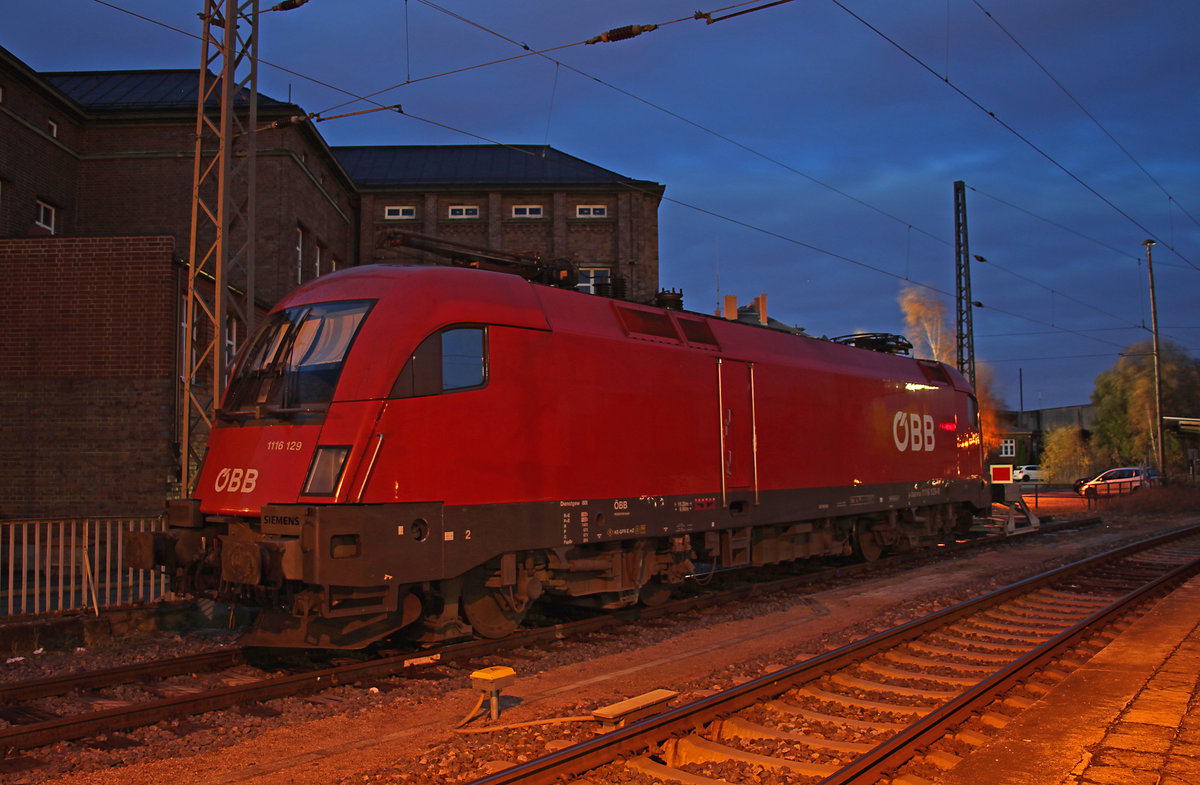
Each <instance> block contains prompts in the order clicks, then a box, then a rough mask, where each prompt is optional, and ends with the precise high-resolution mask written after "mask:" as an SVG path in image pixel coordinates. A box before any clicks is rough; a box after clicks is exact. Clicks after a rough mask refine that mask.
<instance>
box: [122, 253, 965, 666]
mask: <svg viewBox="0 0 1200 785" xmlns="http://www.w3.org/2000/svg"><path fill="white" fill-rule="evenodd" d="M194 496H195V498H191V499H186V500H182V501H179V502H173V503H172V504H171V505H170V508H169V518H170V522H171V530H170V532H169V534H168V535H166V538H165V540H164V539H160V540H159V541H158V542H157V543H155V544H156V545H157V546H158V547H157V548H156V552H157V554H158V557H159V558H158V561H159V562H160V563H167V564H169V566H170V568H171V571H172V572H173V574H174V575H175V577H176V578H177V587H178V588H179V589H180V590H182V591H190V592H195V593H199V594H204V593H220V594H221V595H222V596H225V597H228V598H235V599H239V600H248V599H253V600H255V601H256V602H258V603H260V604H262V607H263V609H264V610H263V612H262V614H261V615H260V616H259V618H258V621H257V622H256V624H255V626H254V627H253V628H252V630H251V631H250V632H249V633H248V634H247V641H248V642H251V643H255V644H260V645H273V646H302V647H332V648H356V647H361V646H365V645H367V644H368V643H370V642H371V641H374V640H377V639H379V638H381V637H383V636H385V635H388V634H391V633H394V632H396V631H399V630H406V631H407V633H408V634H409V635H410V636H411V637H413V638H415V639H418V640H438V639H444V638H447V637H452V636H460V635H465V634H470V633H471V632H472V631H473V632H474V633H476V634H479V635H483V636H502V635H505V634H507V633H508V632H510V631H511V630H512V629H513V628H515V627H516V626H517V625H518V624H519V623H520V622H521V620H522V618H523V617H524V615H525V613H526V611H527V610H528V608H529V606H530V604H531V603H532V602H534V601H535V600H536V599H537V598H538V597H539V596H541V595H543V594H550V595H555V596H556V597H558V598H562V599H569V600H571V601H575V602H582V603H589V604H591V605H593V606H597V607H604V608H613V607H619V606H622V605H627V604H630V603H633V602H637V601H638V600H641V601H642V602H645V603H650V604H653V603H655V602H659V601H662V600H664V599H665V598H666V596H667V594H669V592H670V589H671V587H672V586H673V585H674V584H677V583H679V582H680V581H682V580H683V579H684V578H685V577H687V576H688V575H690V574H693V573H694V572H696V571H697V570H698V569H700V568H699V567H698V566H697V565H698V564H700V563H703V564H704V565H705V568H706V569H711V568H724V567H737V566H747V567H749V566H758V565H764V564H770V563H776V562H781V561H786V560H791V559H797V558H803V557H808V556H813V555H820V554H829V553H835V554H836V553H848V552H850V551H852V550H856V551H858V552H859V553H860V554H861V555H863V556H864V557H866V558H872V557H873V556H876V555H878V553H879V551H880V550H881V549H882V548H887V547H897V546H906V545H909V544H917V543H920V542H927V541H932V540H936V539H938V538H940V537H943V536H944V535H945V534H946V533H948V532H950V531H952V530H953V529H955V528H956V527H957V526H959V525H962V524H963V523H965V522H969V520H970V517H971V515H972V513H973V512H975V511H976V510H978V509H981V508H983V507H985V506H986V505H987V503H988V494H987V487H986V485H985V483H984V480H983V474H982V452H981V446H980V435H979V426H978V417H977V411H976V405H975V401H974V398H973V396H972V393H971V389H970V387H969V386H968V385H967V384H966V382H965V381H964V380H963V378H962V377H961V376H960V375H959V374H958V373H957V372H955V371H954V370H952V369H950V368H948V367H947V366H945V365H942V364H939V363H936V362H929V361H923V360H916V359H912V358H910V357H904V356H897V355H893V354H886V353H880V352H875V351H868V350H865V349H860V348H855V347H852V346H846V345H842V344H839V343H835V342H831V341H827V340H818V339H814V338H810V337H807V336H803V335H796V334H794V333H792V332H790V331H784V330H778V329H772V328H770V327H765V326H759V325H752V324H746V323H743V322H739V321H732V320H725V319H720V318H715V317H711V316H704V315H700V314H695V313H690V312H685V311H682V310H674V309H665V308H659V307H654V306H648V305H641V304H636V303H632V302H625V301H621V300H614V299H610V298H605V297H599V296H595V295H589V294H584V293H580V292H576V291H570V290H563V289H557V288H554V287H551V286H544V285H540V284H536V283H530V282H529V281H526V280H524V279H522V278H520V277H518V276H515V275H510V274H505V273H495V272H485V271H481V270H471V269H461V268H451V267H429V266H368V267H358V268H353V269H348V270H345V271H342V272H338V273H334V274H331V275H327V276H324V277H321V278H319V279H317V280H315V281H313V282H311V283H309V284H307V285H305V286H303V287H301V288H299V289H297V290H296V291H295V292H293V293H292V294H290V295H289V296H288V297H286V298H285V299H284V300H283V301H281V302H280V303H279V304H278V306H277V307H276V308H275V309H274V310H273V311H272V312H271V314H270V315H269V317H268V318H267V320H266V323H265V324H264V325H263V326H262V328H261V329H260V330H259V331H258V332H257V334H256V335H255V336H254V338H253V339H252V341H251V342H250V343H249V345H248V346H247V347H246V349H245V351H244V352H242V354H241V355H240V357H239V360H238V361H237V363H236V365H235V367H234V371H233V377H232V379H231V382H230V385H229V389H228V391H227V394H226V396H225V399H224V403H223V406H222V408H221V409H220V410H219V412H218V421H217V423H216V424H215V426H214V428H213V430H212V433H211V436H210V439H209V443H208V453H207V456H206V458H205V461H204V465H203V467H202V469H201V471H200V474H199V477H198V480H197V484H196V490H195V494H194ZM147 546H148V544H147ZM143 550H144V552H148V548H146V549H143Z"/></svg>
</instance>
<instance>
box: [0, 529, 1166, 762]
mask: <svg viewBox="0 0 1200 785" xmlns="http://www.w3.org/2000/svg"><path fill="white" fill-rule="evenodd" d="M1076 523H1077V522H1076ZM1168 536H1169V535H1168ZM998 542H1005V540H996V539H993V538H991V537H984V538H980V539H979V540H973V541H970V542H966V543H963V545H962V546H961V547H954V546H951V547H947V548H943V549H939V550H936V551H918V552H914V553H911V554H910V553H906V554H900V555H899V556H898V557H895V558H894V560H892V559H890V560H888V562H887V563H895V564H898V565H902V564H904V563H906V562H907V561H909V560H911V559H912V558H918V557H919V556H920V555H922V554H924V555H925V556H930V555H932V556H933V557H934V558H937V557H938V556H941V555H942V554H947V555H949V554H950V553H953V552H956V551H958V550H960V549H962V548H971V547H975V546H978V545H981V544H995V543H998ZM1129 547H1130V548H1131V549H1136V548H1137V547H1138V546H1137V545H1133V546H1129ZM885 564H886V563H885V562H883V561H880V562H875V563H873V564H852V565H847V566H843V567H835V568H831V569H828V570H820V571H817V572H814V573H809V574H806V575H799V576H792V577H788V578H782V579H777V580H774V581H768V582H766V583H751V584H746V585H743V586H740V587H735V588H732V589H727V590H724V591H722V592H717V593H715V594H706V595H703V596H699V597H692V598H687V599H684V600H680V601H676V602H672V603H670V604H668V605H663V606H658V607H655V608H643V607H634V608H627V609H624V610H620V611H615V612H611V613H606V614H603V615H598V616H595V617H592V618H588V619H581V620H577V621H573V622H566V623H560V624H554V625H550V626H546V627H542V628H537V629H530V630H522V631H520V632H518V633H515V634H513V635H510V636H508V637H507V638H504V639H503V640H474V641H468V642H463V643H455V644H450V645H446V646H440V647H437V648H432V649H426V650H421V651H413V652H405V653H401V654H398V655H394V656H388V657H383V658H379V659H374V660H370V661H366V662H360V663H350V664H344V665H339V666H336V667H329V668H323V669H318V670H312V671H307V672H304V673H299V674H290V675H286V676H276V677H271V678H268V679H264V680H261V681H256V682H250V683H247V684H242V685H234V686H229V687H221V688H216V689H214V690H210V691H206V692H204V693H197V694H193V695H186V696H179V697H172V698H166V699H162V700H158V701H152V702H147V703H141V704H134V705H130V706H121V707H115V708H111V709H105V710H102V711H96V712H88V713H84V714H79V715H75V716H70V717H61V718H55V719H52V720H45V721H41V722H36V723H30V724H27V725H18V726H13V727H9V728H0V749H5V748H8V749H29V748H33V747H40V746H44V745H46V744H53V743H55V742H59V741H67V740H71V739H78V738H84V737H87V736H91V735H94V734H97V733H106V732H111V731H119V730H128V729H131V728H136V727H141V726H144V725H150V724H154V723H156V722H161V721H163V720H167V719H172V718H175V717H180V716H188V715H194V714H202V713H204V712H209V711H218V710H221V709H228V708H232V707H235V706H238V705H243V704H247V703H252V702H255V701H266V700H272V699H274V698H280V697H287V696H294V695H304V694H309V693H312V692H316V691H319V690H323V689H328V688H329V687H333V686H337V685H340V684H349V683H353V682H356V681H362V680H364V679H370V678H384V677H388V676H395V675H397V674H400V673H403V672H404V671H405V670H406V669H408V668H412V667H417V666H424V665H429V664H434V663H438V662H452V661H454V660H457V659H464V658H470V657H478V656H481V655H486V654H492V653H494V652H496V651H499V650H505V649H512V648H519V647H521V646H526V645H529V644H532V643H542V642H546V641H556V640H562V639H564V638H568V637H571V636H576V635H583V634H587V633H589V632H594V631H597V630H601V629H604V628H606V627H610V626H614V625H620V624H628V623H632V622H637V621H644V620H649V619H654V618H660V617H662V616H666V615H671V614H676V613H680V612H684V611H687V610H695V609H698V608H704V607H709V606H712V605H715V604H718V603H721V602H727V601H728V600H730V599H736V598H744V597H752V596H758V595H763V594H768V593H770V592H773V591H779V590H784V589H788V588H795V587H798V586H802V585H806V584H809V583H812V582H815V581H819V580H827V579H829V578H832V577H835V576H845V575H853V574H856V573H858V572H860V571H864V570H871V569H876V568H879V567H881V566H885ZM950 610H953V609H950ZM902 629H903V628H902ZM913 634H914V635H915V634H918V633H916V632H914V633H913ZM839 651H840V650H839ZM834 653H835V654H836V652H834ZM197 656H198V657H204V656H210V655H197ZM185 659H186V658H185ZM233 664H237V663H233ZM138 667H139V666H136V665H134V666H126V667H122V668H116V669H111V672H110V671H96V672H93V673H80V674H76V675H74V676H71V677H67V680H68V681H69V682H71V685H70V687H68V688H65V689H64V688H62V687H61V686H56V684H58V685H61V680H60V679H45V680H40V681H39V682H23V683H19V684H15V685H10V686H8V687H5V688H3V690H0V696H4V697H5V699H6V700H8V699H9V696H12V697H11V700H13V701H15V700H16V699H17V697H16V696H20V697H21V698H22V699H25V700H28V699H33V698H36V697H43V696H45V695H51V694H56V693H58V694H61V693H62V692H66V691H69V690H71V689H81V688H85V687H86V688H90V687H97V686H109V685H112V684H117V683H122V682H128V681H131V680H132V679H130V678H127V676H128V672H129V671H131V670H136V669H137V668H138ZM189 670H190V669H189V668H188V667H187V666H186V665H184V666H182V667H181V669H180V670H179V671H177V673H185V672H189ZM751 684H753V682H751ZM2 702H3V701H0V703H2ZM750 702H752V701H750Z"/></svg>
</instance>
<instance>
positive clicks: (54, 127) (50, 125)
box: [46, 118, 58, 139]
mask: <svg viewBox="0 0 1200 785" xmlns="http://www.w3.org/2000/svg"><path fill="white" fill-rule="evenodd" d="M46 130H47V131H48V132H49V133H50V137H51V138H52V139H57V138H58V123H56V122H54V121H53V120H51V119H50V118H46Z"/></svg>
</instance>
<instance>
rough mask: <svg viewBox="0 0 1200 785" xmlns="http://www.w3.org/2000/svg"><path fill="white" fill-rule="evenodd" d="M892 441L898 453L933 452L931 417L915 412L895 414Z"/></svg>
mask: <svg viewBox="0 0 1200 785" xmlns="http://www.w3.org/2000/svg"><path fill="white" fill-rule="evenodd" d="M892 441H894V442H895V443H896V449H897V450H899V451H900V452H904V451H905V450H911V451H912V452H922V451H924V452H933V417H931V416H929V415H928V414H917V413H916V412H896V416H895V417H893V418H892Z"/></svg>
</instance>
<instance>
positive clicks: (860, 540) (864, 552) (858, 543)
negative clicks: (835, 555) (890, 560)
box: [854, 520, 883, 562]
mask: <svg viewBox="0 0 1200 785" xmlns="http://www.w3.org/2000/svg"><path fill="white" fill-rule="evenodd" d="M854 553H855V554H856V555H857V556H858V557H859V558H861V559H862V560H863V561H865V562H873V561H879V557H880V556H881V555H883V546H882V545H880V544H879V540H877V539H875V533H874V532H873V531H871V521H869V520H861V521H858V522H857V523H855V524H854Z"/></svg>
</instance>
